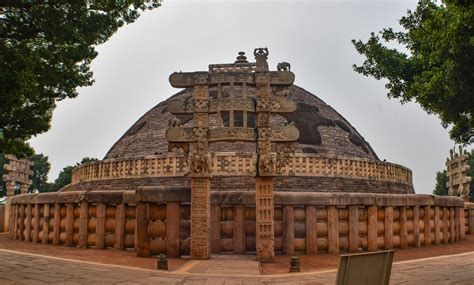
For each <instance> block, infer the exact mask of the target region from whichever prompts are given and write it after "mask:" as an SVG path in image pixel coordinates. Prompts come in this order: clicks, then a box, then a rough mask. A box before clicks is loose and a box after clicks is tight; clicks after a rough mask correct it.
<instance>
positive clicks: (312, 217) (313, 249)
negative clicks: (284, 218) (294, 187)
mask: <svg viewBox="0 0 474 285" xmlns="http://www.w3.org/2000/svg"><path fill="white" fill-rule="evenodd" d="M305 216H306V254H310V255H313V254H316V253H318V243H317V237H318V233H317V231H316V225H317V216H316V207H315V206H309V205H308V206H306V215H305Z"/></svg>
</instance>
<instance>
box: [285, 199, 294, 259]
mask: <svg viewBox="0 0 474 285" xmlns="http://www.w3.org/2000/svg"><path fill="white" fill-rule="evenodd" d="M282 226H283V238H282V243H283V244H282V245H283V253H284V254H294V253H295V215H294V209H293V206H292V205H284V206H283V216H282Z"/></svg>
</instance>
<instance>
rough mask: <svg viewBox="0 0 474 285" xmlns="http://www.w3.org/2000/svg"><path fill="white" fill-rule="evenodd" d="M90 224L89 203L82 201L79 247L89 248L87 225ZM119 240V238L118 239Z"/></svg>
mask: <svg viewBox="0 0 474 285" xmlns="http://www.w3.org/2000/svg"><path fill="white" fill-rule="evenodd" d="M88 222H89V203H88V202H87V201H86V200H82V201H81V205H80V208H79V242H78V247H80V248H86V247H87V235H88V234H89V232H88V229H87V226H88V225H87V224H88ZM116 238H117V237H116Z"/></svg>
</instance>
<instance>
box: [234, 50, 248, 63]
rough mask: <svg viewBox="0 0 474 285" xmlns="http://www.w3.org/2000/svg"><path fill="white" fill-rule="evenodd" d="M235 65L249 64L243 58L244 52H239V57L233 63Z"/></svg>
mask: <svg viewBox="0 0 474 285" xmlns="http://www.w3.org/2000/svg"><path fill="white" fill-rule="evenodd" d="M235 63H236V64H239V63H249V62H248V61H247V57H246V56H245V52H243V51H239V55H238V56H237V60H236V61H235Z"/></svg>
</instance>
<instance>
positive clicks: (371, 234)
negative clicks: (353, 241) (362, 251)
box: [367, 206, 378, 251]
mask: <svg viewBox="0 0 474 285" xmlns="http://www.w3.org/2000/svg"><path fill="white" fill-rule="evenodd" d="M377 248H378V245H377V207H376V206H370V207H368V208H367V250H368V251H376V250H377Z"/></svg>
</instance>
